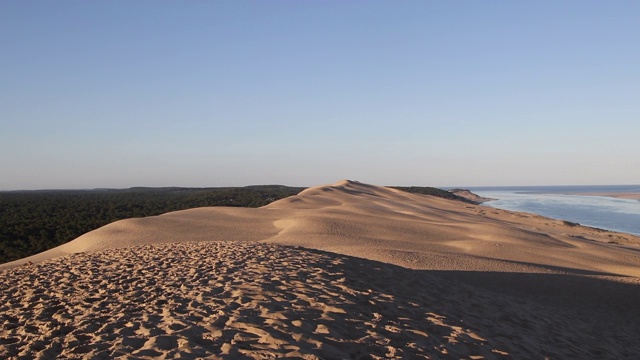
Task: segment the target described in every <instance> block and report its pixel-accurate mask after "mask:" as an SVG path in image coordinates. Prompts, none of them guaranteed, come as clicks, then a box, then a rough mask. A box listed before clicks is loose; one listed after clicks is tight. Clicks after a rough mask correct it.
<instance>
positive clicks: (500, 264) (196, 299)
mask: <svg viewBox="0 0 640 360" xmlns="http://www.w3.org/2000/svg"><path fill="white" fill-rule="evenodd" d="M178 241H179V242H180V243H176V242H178ZM638 244H640V241H639V240H638V238H637V237H634V236H631V235H626V234H620V233H612V232H606V231H601V230H597V229H591V228H585V227H581V226H575V225H573V224H570V223H564V222H562V221H558V220H552V219H548V218H543V217H539V216H535V215H530V214H523V213H514V212H509V211H503V210H498V209H492V208H487V207H482V206H475V205H469V204H466V203H461V202H456V201H451V200H445V199H440V198H434V197H430V196H423V195H416V194H408V193H404V192H401V191H398V190H394V189H388V188H384V187H377V186H372V185H366V184H361V183H357V182H351V181H342V182H339V183H337V184H334V185H329V186H320V187H315V188H310V189H307V190H305V191H303V192H302V193H300V194H299V195H297V196H294V197H290V198H287V199H283V200H280V201H277V202H275V203H272V204H270V205H268V206H265V207H263V208H259V209H238V208H200V209H191V210H185V211H179V212H174V213H168V214H164V215H161V216H156V217H149V218H144V219H130V220H123V221H119V222H115V223H112V224H109V225H107V226H104V227H102V228H100V229H97V230H95V231H93V232H90V233H88V234H85V235H83V236H81V237H79V238H78V239H76V240H74V241H72V242H70V243H68V244H65V245H63V246H61V247H59V248H56V249H53V250H51V251H49V252H45V253H43V254H39V255H36V256H35V257H31V258H29V259H23V260H21V261H17V262H13V263H9V264H4V265H2V267H3V268H4V269H6V271H5V272H3V273H0V275H2V276H3V278H4V279H7V280H6V281H4V282H3V283H2V285H1V286H0V357H7V356H9V357H20V356H24V357H25V358H32V357H38V356H40V357H43V358H50V357H55V356H65V357H72V358H73V357H77V358H82V357H92V356H98V357H104V358H113V357H118V356H125V355H132V356H134V357H137V358H145V357H149V358H151V357H163V356H166V357H176V356H178V355H181V356H183V357H211V358H237V357H239V356H241V355H246V356H248V357H250V358H264V357H268V356H276V355H281V356H285V355H286V356H290V357H306V358H316V357H319V358H367V357H366V356H367V355H368V354H371V355H372V357H373V358H402V357H403V356H404V357H405V358H407V357H409V358H430V357H433V358H482V357H485V358H492V357H500V356H509V355H507V354H510V356H513V357H514V358H523V357H524V358H543V357H544V356H546V355H549V356H551V357H552V358H630V359H631V358H635V357H636V356H637V354H640V345H638V344H637V341H636V338H635V337H636V334H638V333H640V307H638V306H637V304H638V302H639V301H640V279H639V278H640V266H639V264H640V247H639V246H638ZM27 261H32V262H34V263H37V262H40V261H44V262H42V263H40V264H35V265H29V266H19V265H22V264H25V263H26V262H27Z"/></svg>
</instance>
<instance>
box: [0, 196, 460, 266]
mask: <svg viewBox="0 0 640 360" xmlns="http://www.w3.org/2000/svg"><path fill="white" fill-rule="evenodd" d="M395 188H396V189H399V190H403V191H407V192H412V193H418V194H424V195H433V196H439V197H444V198H449V199H457V200H461V198H459V197H457V196H456V195H453V194H451V193H450V192H448V191H445V190H440V189H436V188H431V187H417V186H412V187H395ZM302 190H304V188H303V187H288V186H282V185H259V186H247V187H224V188H178V187H174V188H130V189H96V190H36V191H8V192H0V264H1V263H5V262H9V261H13V260H17V259H21V258H24V257H27V256H30V255H34V254H37V253H39V252H42V251H45V250H48V249H51V248H54V247H56V246H59V245H62V244H64V243H66V242H69V241H71V240H73V239H75V238H77V237H78V236H80V235H82V234H84V233H87V232H89V231H92V230H94V229H97V228H99V227H101V226H104V225H106V224H109V223H111V222H114V221H117V220H122V219H127V218H132V217H144V216H153V215H160V214H163V213H166V212H170V211H177V210H184V209H189V208H195V207H203V206H236V207H260V206H264V205H267V204H269V203H271V202H273V201H276V200H279V199H282V198H285V197H288V196H292V195H296V194H298V193H299V192H300V191H302ZM463 201H464V200H463Z"/></svg>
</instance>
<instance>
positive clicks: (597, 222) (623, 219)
mask: <svg viewBox="0 0 640 360" xmlns="http://www.w3.org/2000/svg"><path fill="white" fill-rule="evenodd" d="M469 190H471V191H472V192H474V193H476V194H478V195H480V196H483V197H487V198H493V199H497V200H494V201H489V202H486V203H484V204H483V205H485V206H490V207H495V208H499V209H505V210H513V211H523V212H529V213H534V214H538V215H542V216H546V217H550V218H554V219H560V220H567V221H571V222H577V223H579V224H581V225H586V226H591V227H596V228H601V229H606V230H613V231H620V232H625V233H630V234H635V235H640V201H639V200H632V199H616V198H609V197H601V196H588V195H576V194H577V193H583V194H588V193H607V192H609V193H640V185H611V186H604V185H601V186H526V187H470V188H469Z"/></svg>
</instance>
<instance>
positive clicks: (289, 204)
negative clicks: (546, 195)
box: [0, 180, 640, 276]
mask: <svg viewBox="0 0 640 360" xmlns="http://www.w3.org/2000/svg"><path fill="white" fill-rule="evenodd" d="M176 241H181V242H190V241H254V242H255V241H261V242H268V243H277V244H283V245H295V246H304V247H307V248H314V249H319V250H327V251H332V252H337V253H341V254H345V255H352V256H359V257H363V258H367V259H371V260H378V261H384V262H387V263H392V264H395V265H400V266H404V267H409V268H413V269H432V270H472V271H510V272H514V271H515V272H531V271H537V272H548V271H550V269H552V270H551V271H560V270H559V269H561V268H562V269H565V268H566V269H567V270H566V271H573V270H580V271H594V272H604V273H610V274H611V275H623V276H640V270H639V268H638V266H637V264H639V263H640V255H638V252H630V251H629V250H627V249H625V248H624V247H621V246H616V245H615V244H611V243H613V242H616V243H618V244H623V245H625V244H626V245H636V246H637V245H638V244H640V241H639V240H638V238H637V237H635V236H632V235H627V234H621V233H613V232H607V231H600V230H597V229H591V228H587V227H582V226H570V225H566V224H563V223H562V222H560V221H556V220H553V219H548V218H544V217H540V216H537V215H532V214H525V213H515V212H510V211H505V210H499V209H493V208H488V207H482V206H475V205H470V204H467V203H463V202H460V201H454V200H447V199H442V198H438V197H434V196H429V195H419V194H410V193H406V192H403V191H400V190H396V189H391V188H386V187H382V186H375V185H369V184H364V183H360V182H357V181H351V180H342V181H339V182H337V183H335V184H332V185H323V186H317V187H311V188H308V189H306V190H304V191H302V192H301V193H300V194H298V195H296V196H291V197H289V198H285V199H282V200H279V201H276V202H273V203H271V204H269V205H267V206H264V207H262V208H257V209H249V208H230V207H211V208H196V209H189V210H183V211H177V212H171V213H166V214H163V215H160V216H153V217H147V218H136V219H128V220H121V221H117V222H114V223H111V224H108V225H106V226H104V227H102V228H99V229H96V230H94V231H91V232H89V233H87V234H85V235H82V236H80V237H79V238H77V239H75V240H73V241H71V242H69V243H67V244H64V245H62V246H60V247H58V248H55V249H52V250H49V251H47V252H44V253H42V254H38V255H35V256H32V257H30V258H27V259H23V260H18V261H14V262H12V263H8V264H3V265H0V269H2V268H11V267H14V266H18V265H20V264H24V263H26V262H27V261H31V262H34V263H36V262H39V261H43V260H46V259H50V258H55V257H58V256H63V255H67V254H73V253H80V252H91V251H99V250H106V249H116V248H123V247H129V246H137V245H145V244H155V243H167V242H176ZM563 271H565V270H563Z"/></svg>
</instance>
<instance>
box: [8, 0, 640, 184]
mask: <svg viewBox="0 0 640 360" xmlns="http://www.w3.org/2000/svg"><path fill="white" fill-rule="evenodd" d="M345 178H349V179H354V180H359V181H363V182H367V183H373V184H378V185H431V186H464V185H468V186H472V185H552V184H553V185H559V184H637V183H640V1H636V0H633V1H600V0H598V1H586V0H579V1H435V0H434V1H343V0H342V1H111V0H110V1H23V0H20V1H2V2H0V189H4V190H10V189H38V188H95V187H130V186H235V185H238V186H239V185H248V184H285V185H304V186H310V185H320V184H325V183H333V182H335V181H337V180H340V179H345Z"/></svg>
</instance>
